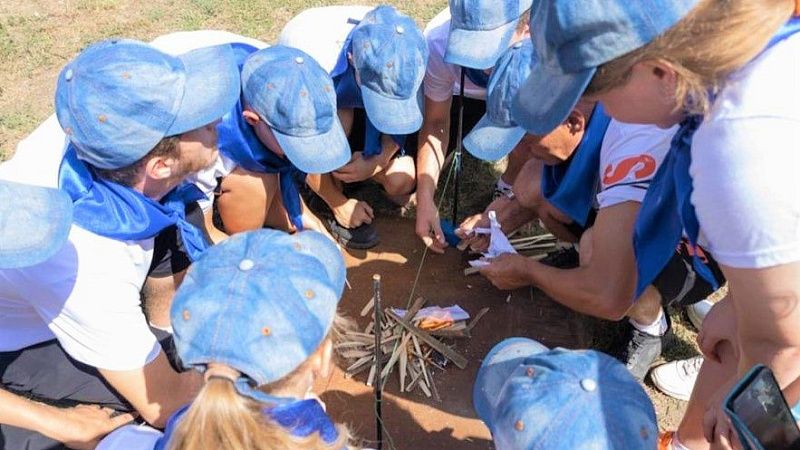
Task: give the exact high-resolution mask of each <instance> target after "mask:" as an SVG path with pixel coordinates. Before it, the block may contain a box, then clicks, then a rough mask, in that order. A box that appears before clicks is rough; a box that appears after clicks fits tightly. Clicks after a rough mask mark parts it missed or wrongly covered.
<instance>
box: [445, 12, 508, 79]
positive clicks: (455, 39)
mask: <svg viewBox="0 0 800 450" xmlns="http://www.w3.org/2000/svg"><path fill="white" fill-rule="evenodd" d="M516 28H517V21H516V20H512V21H511V22H509V23H507V24H505V25H502V26H500V27H497V28H495V29H493V30H463V29H460V28H455V27H453V28H451V29H450V34H449V36H448V38H447V49H446V50H445V53H444V61H445V62H446V63H448V64H455V65H457V66H462V67H471V68H474V69H484V70H485V69H490V68H492V67H494V64H495V63H496V62H497V59H498V58H500V55H501V54H502V53H503V52H504V51H505V50H506V49H508V45H509V42H511V37H512V36H513V35H514V30H515V29H516Z"/></svg>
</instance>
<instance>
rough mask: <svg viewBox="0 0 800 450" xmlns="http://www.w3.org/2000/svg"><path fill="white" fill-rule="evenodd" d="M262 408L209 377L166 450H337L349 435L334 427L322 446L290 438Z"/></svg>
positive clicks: (314, 439)
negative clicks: (334, 431) (330, 440)
mask: <svg viewBox="0 0 800 450" xmlns="http://www.w3.org/2000/svg"><path fill="white" fill-rule="evenodd" d="M264 407H265V405H263V404H261V403H259V402H257V401H255V400H253V399H250V398H248V397H245V396H242V395H240V394H239V393H238V391H236V388H235V387H234V385H233V382H231V381H230V380H229V379H227V378H221V377H211V378H209V380H208V381H207V382H206V384H205V386H203V389H202V390H201V391H200V393H199V394H198V396H197V398H196V399H195V401H194V402H193V403H192V406H191V407H189V410H188V411H187V412H186V415H185V416H184V418H183V420H182V421H181V423H180V424H179V425H178V427H177V428H176V429H175V431H174V433H173V435H172V438H171V439H170V442H169V443H168V447H167V448H169V449H170V450H206V449H208V450H210V449H213V450H222V449H232V450H284V449H285V450H311V449H315V450H316V449H320V450H329V449H330V450H341V449H342V448H344V447H345V446H346V445H347V441H348V439H349V434H348V432H347V430H346V429H345V428H344V427H337V431H338V432H339V438H338V439H337V440H336V442H334V443H332V444H326V443H325V442H324V441H323V440H322V437H321V436H320V435H319V433H315V434H312V435H310V436H308V437H306V438H299V437H296V436H292V435H291V433H290V432H289V431H288V430H286V429H285V428H283V427H281V426H280V425H279V424H277V423H275V422H273V421H271V420H270V419H269V417H268V416H266V415H265V414H264V413H263V412H262V410H263V408H264Z"/></svg>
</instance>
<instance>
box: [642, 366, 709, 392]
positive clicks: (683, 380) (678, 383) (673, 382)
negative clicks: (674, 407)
mask: <svg viewBox="0 0 800 450" xmlns="http://www.w3.org/2000/svg"><path fill="white" fill-rule="evenodd" d="M702 365H703V357H702V356H695V357H694V358H689V359H681V360H678V361H672V362H668V363H666V364H662V365H660V366H658V367H656V368H655V369H653V370H652V371H651V372H650V379H651V380H653V384H654V385H655V386H656V387H657V388H658V390H660V391H661V392H663V393H665V394H667V395H669V396H670V397H672V398H677V399H678V400H683V401H689V397H690V396H691V395H692V389H694V382H695V381H696V380H697V374H698V373H699V372H700V367H701V366H702Z"/></svg>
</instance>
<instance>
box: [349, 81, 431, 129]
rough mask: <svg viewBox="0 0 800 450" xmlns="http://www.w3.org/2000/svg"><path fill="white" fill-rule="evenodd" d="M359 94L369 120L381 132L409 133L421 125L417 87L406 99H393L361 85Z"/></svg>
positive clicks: (419, 95) (420, 103)
mask: <svg viewBox="0 0 800 450" xmlns="http://www.w3.org/2000/svg"><path fill="white" fill-rule="evenodd" d="M361 96H362V98H363V100H364V109H365V110H366V112H367V116H368V117H369V120H370V122H372V124H373V125H375V128H377V129H378V131H380V132H381V133H384V134H396V135H405V134H411V133H415V132H416V131H418V130H419V129H420V127H421V126H422V92H421V91H420V89H419V88H417V90H416V92H415V93H414V95H412V96H411V97H409V98H407V99H394V98H389V97H385V96H383V95H380V94H378V93H376V92H374V91H371V90H370V89H369V88H367V87H364V86H363V85H362V86H361Z"/></svg>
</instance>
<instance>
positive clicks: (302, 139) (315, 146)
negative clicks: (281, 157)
mask: <svg viewBox="0 0 800 450" xmlns="http://www.w3.org/2000/svg"><path fill="white" fill-rule="evenodd" d="M272 132H273V134H274V135H275V139H276V140H277V141H278V143H279V144H280V145H281V148H282V149H283V151H284V153H286V157H287V158H289V161H291V163H292V164H294V166H295V167H297V168H298V169H300V170H302V171H303V172H306V173H328V172H333V171H334V170H336V169H338V168H340V167H342V166H344V165H345V164H347V163H348V162H349V161H350V144H348V142H347V136H346V135H345V134H344V130H343V129H342V124H341V123H340V122H339V120H338V119H335V118H334V120H333V125H332V126H331V128H330V130H328V131H327V132H325V133H323V134H318V135H315V136H290V135H288V134H283V133H281V132H280V131H278V130H277V129H275V128H272Z"/></svg>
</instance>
